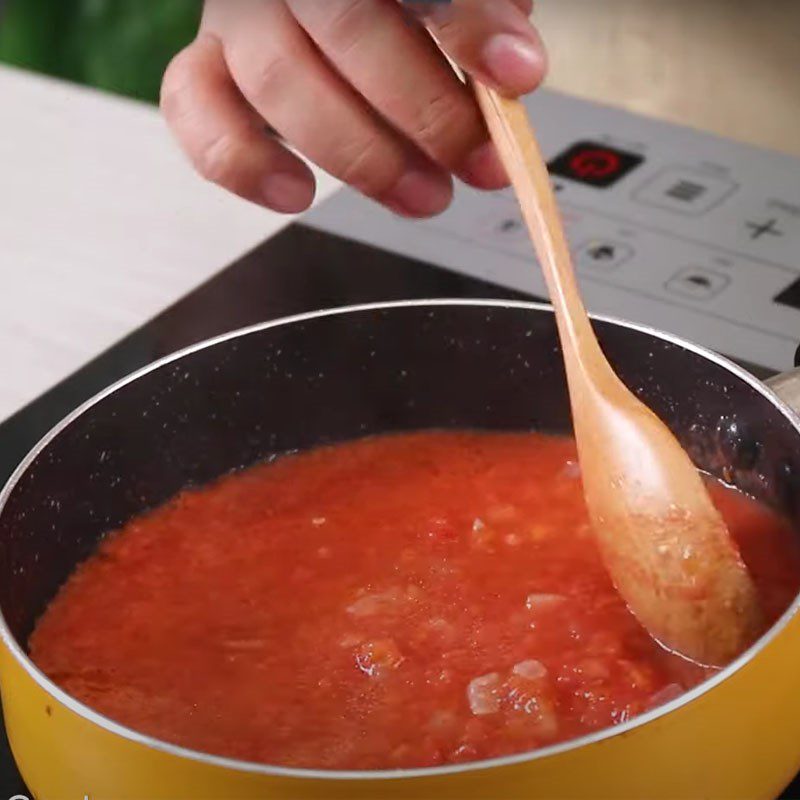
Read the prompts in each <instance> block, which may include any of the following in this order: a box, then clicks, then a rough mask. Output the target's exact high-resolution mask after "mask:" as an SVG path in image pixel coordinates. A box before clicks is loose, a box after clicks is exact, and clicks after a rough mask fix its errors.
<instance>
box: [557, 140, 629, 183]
mask: <svg viewBox="0 0 800 800" xmlns="http://www.w3.org/2000/svg"><path fill="white" fill-rule="evenodd" d="M643 161H644V158H642V156H640V155H636V154H635V153H628V152H626V151H624V150H618V149H617V148H616V147H609V146H608V145H606V144H597V143H596V142H589V141H584V142H577V143H575V144H574V145H572V147H570V148H569V149H568V150H566V151H564V152H563V153H561V155H559V156H557V157H556V158H555V159H554V160H553V161H551V162H550V164H549V165H548V166H549V168H550V172H551V173H552V174H553V175H559V176H560V177H562V178H569V179H570V180H573V181H577V182H579V183H585V184H588V185H589V186H596V187H598V188H601V189H604V188H606V187H608V186H612V185H613V184H615V183H616V182H617V181H618V180H619V179H620V178H622V177H623V176H625V175H627V174H628V173H629V172H630V171H631V170H633V169H635V168H636V167H638V166H639V164H641V163H642V162H643Z"/></svg>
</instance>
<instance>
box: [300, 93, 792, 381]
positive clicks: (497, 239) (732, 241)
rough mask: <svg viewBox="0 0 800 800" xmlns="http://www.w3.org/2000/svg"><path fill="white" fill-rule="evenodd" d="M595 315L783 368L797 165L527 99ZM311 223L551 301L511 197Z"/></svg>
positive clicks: (550, 100) (372, 209) (581, 106)
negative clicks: (407, 216) (419, 213)
mask: <svg viewBox="0 0 800 800" xmlns="http://www.w3.org/2000/svg"><path fill="white" fill-rule="evenodd" d="M528 103H529V110H530V113H531V116H532V118H533V120H534V121H535V124H536V127H537V130H538V133H539V137H540V139H541V142H542V147H543V150H544V152H545V157H546V158H547V159H548V164H549V167H550V171H551V174H552V176H553V185H554V188H555V190H556V192H557V197H558V200H559V205H560V208H561V212H562V216H563V219H564V222H565V225H566V228H567V235H568V238H569V242H570V247H571V249H572V253H573V257H574V261H575V265H576V269H577V271H578V275H579V278H580V281H581V286H582V289H583V291H584V294H585V297H586V300H587V305H588V307H589V309H590V310H591V311H594V312H597V313H602V314H608V315H612V316H616V317H620V318H624V319H629V320H633V321H636V322H640V323H645V324H648V325H651V326H653V327H657V328H662V329H664V330H668V331H671V332H673V333H676V334H678V335H681V336H683V337H685V338H687V339H690V340H692V341H695V342H697V343H699V344H702V345H705V346H707V347H710V348H712V349H714V350H717V351H719V352H721V353H724V354H726V355H728V356H731V357H734V358H739V359H741V360H744V361H747V362H750V363H753V364H758V365H760V366H764V367H768V368H772V369H776V370H781V369H787V368H788V367H790V366H791V365H792V363H793V358H794V353H795V350H796V348H797V346H798V343H799V342H800V159H797V158H793V157H791V156H787V155H782V154H779V153H773V152H769V151H765V150H760V149H758V148H754V147H750V146H747V145H742V144H739V143H735V142H732V141H729V140H727V139H722V138H719V137H715V136H712V135H709V134H705V133H701V132H699V131H695V130H691V129H688V128H683V127H681V126H677V125H672V124H668V123H664V122H660V121H656V120H652V119H647V118H644V117H641V116H637V115H633V114H629V113H627V112H624V111H621V110H618V109H612V108H608V107H605V106H599V105H596V104H593V103H589V102H586V101H583V100H578V99H575V98H570V97H566V96H564V95H560V94H557V93H554V92H549V91H540V92H538V93H537V94H536V95H535V96H534V97H533V98H531V99H530V100H529V101H528ZM305 221H306V222H307V223H308V224H310V225H312V226H317V227H319V228H322V229H325V230H327V231H329V232H331V233H335V234H339V235H341V236H347V237H350V238H353V239H356V240H359V241H363V242H365V243H368V244H371V245H374V246H377V247H383V248H384V249H388V250H393V251H396V252H399V253H403V254H407V255H409V256H412V257H414V258H418V259H421V260H424V261H428V262H429V263H432V264H437V265H440V266H442V267H445V268H448V269H453V270H456V271H459V272H463V273H466V274H469V275H473V276H476V277H479V278H483V279H486V280H490V281H493V282H495V283H498V284H500V285H504V286H507V287H510V288H514V289H518V290H521V291H526V292H530V293H532V294H536V295H540V296H544V295H545V294H546V292H545V287H544V281H543V279H542V277H541V274H540V271H539V269H538V267H537V265H536V264H535V259H534V255H533V252H532V248H531V244H530V242H529V239H528V235H527V232H526V230H525V227H524V225H523V223H522V220H521V218H520V214H519V211H518V208H517V205H516V200H515V198H514V197H513V195H512V193H511V192H510V191H508V190H506V191H500V192H493V193H481V192H477V191H475V190H472V189H469V188H467V187H463V186H460V187H458V190H457V192H456V197H455V200H454V202H453V205H452V207H451V208H450V209H449V210H448V211H446V212H445V213H444V214H442V215H441V216H439V217H436V218H434V219H431V220H427V221H424V222H411V221H408V220H403V219H400V218H397V217H395V216H393V215H392V214H390V213H389V212H387V211H385V210H383V209H381V208H380V207H379V206H376V205H375V204H373V203H371V202H369V201H367V200H365V199H363V198H361V197H359V196H358V195H357V194H356V193H355V192H352V191H351V190H349V189H343V190H342V191H340V192H339V193H337V194H336V195H335V196H334V197H333V198H331V199H330V200H328V201H327V202H326V203H324V204H322V205H321V206H319V207H318V208H317V209H315V210H314V211H313V212H311V214H309V215H308V216H307V217H306V219H305Z"/></svg>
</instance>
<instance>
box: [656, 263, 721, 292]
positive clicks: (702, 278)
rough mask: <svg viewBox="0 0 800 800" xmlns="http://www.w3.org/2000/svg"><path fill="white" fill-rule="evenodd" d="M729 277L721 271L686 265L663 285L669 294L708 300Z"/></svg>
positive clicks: (719, 290) (719, 289)
mask: <svg viewBox="0 0 800 800" xmlns="http://www.w3.org/2000/svg"><path fill="white" fill-rule="evenodd" d="M730 282H731V279H730V278H729V277H728V276H727V275H724V274H723V273H721V272H715V271H713V270H710V269H704V268H702V267H687V268H686V269H682V270H680V272H678V273H676V274H675V275H673V276H672V277H671V278H670V279H669V280H668V281H667V282H666V284H665V285H664V288H665V289H666V290H667V291H668V292H670V293H671V294H677V295H681V296H682V297H688V298H691V299H692V300H710V299H711V298H712V297H716V296H717V295H718V294H719V293H720V292H722V291H723V290H724V289H725V288H726V287H727V286H728V284H729V283H730Z"/></svg>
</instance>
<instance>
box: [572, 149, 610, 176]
mask: <svg viewBox="0 0 800 800" xmlns="http://www.w3.org/2000/svg"><path fill="white" fill-rule="evenodd" d="M569 166H570V169H571V170H572V172H573V174H574V175H575V176H576V177H578V178H605V177H607V176H608V175H614V174H616V173H617V172H619V168H620V160H619V156H618V155H617V154H616V153H613V152H611V150H581V151H580V153H578V154H577V155H574V156H573V157H572V158H571V159H570V162H569Z"/></svg>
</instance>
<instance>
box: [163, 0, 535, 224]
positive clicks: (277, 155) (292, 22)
mask: <svg viewBox="0 0 800 800" xmlns="http://www.w3.org/2000/svg"><path fill="white" fill-rule="evenodd" d="M530 11H531V0H452V2H450V3H440V2H424V1H422V0H417V1H416V2H411V3H407V4H405V5H401V4H400V3H398V2H397V0H206V4H205V11H204V15H203V20H202V24H201V28H200V32H199V33H198V36H197V39H196V40H195V41H194V42H193V43H192V44H191V45H189V46H188V47H187V48H186V49H185V50H183V51H182V52H181V53H179V54H178V55H177V56H176V57H175V59H174V60H173V61H172V63H171V64H170V66H169V67H168V69H167V71H166V73H165V75H164V81H163V86H162V98H161V105H162V109H163V112H164V115H165V117H166V119H167V121H168V123H169V125H170V127H171V129H172V131H173V132H174V134H175V136H176V137H177V139H178V141H179V143H180V145H181V146H182V148H183V150H184V151H185V152H186V153H187V154H188V155H189V157H190V158H191V160H192V162H193V164H194V166H195V168H196V169H197V170H198V172H200V174H201V175H203V176H204V177H205V178H207V179H208V180H210V181H213V182H214V183H217V184H219V185H220V186H223V187H224V188H226V189H228V190H230V191H231V192H234V193H236V194H238V195H240V196H241V197H244V198H246V199H248V200H251V201H253V202H256V203H260V204H262V205H264V206H267V207H268V208H271V209H274V210H276V211H282V212H287V213H294V212H299V211H302V210H304V209H305V208H307V207H308V206H309V205H310V203H311V201H312V199H313V196H314V178H313V175H312V172H311V170H310V169H309V168H308V166H307V165H306V164H305V163H304V161H303V160H302V159H301V158H299V157H298V156H297V155H295V154H294V153H293V152H291V151H290V150H289V149H288V148H287V146H286V145H289V146H290V147H292V148H294V149H295V150H296V151H297V152H298V153H300V154H302V155H303V156H305V157H306V158H308V159H309V160H310V161H313V162H315V163H316V164H318V165H319V166H320V167H321V168H322V169H324V170H325V171H327V172H329V173H331V174H332V175H334V176H336V177H337V178H339V179H341V180H342V181H344V182H345V183H348V184H350V185H351V186H353V187H355V188H356V189H358V190H359V191H361V192H362V193H363V194H365V195H367V196H368V197H371V198H373V199H375V200H377V201H378V202H380V203H383V204H384V205H385V206H387V207H388V208H390V209H392V210H393V211H395V212H397V213H399V214H402V215H404V216H409V217H427V216H431V215H434V214H437V213H439V212H440V211H443V210H444V209H445V208H446V207H447V206H448V204H449V203H450V199H451V197H452V192H453V187H452V179H451V176H452V175H455V176H456V177H458V178H460V179H461V180H463V181H464V182H466V183H468V184H470V185H472V186H476V187H478V188H482V189H496V188H500V187H501V186H504V185H506V183H507V179H506V176H505V173H504V171H503V168H502V166H501V164H500V162H499V159H498V158H497V155H496V153H495V152H494V148H493V146H492V145H491V144H490V143H489V140H488V134H487V132H486V129H485V126H484V124H483V121H482V119H481V116H480V112H479V110H478V108H477V105H476V103H475V101H474V99H473V97H472V95H471V93H470V91H469V89H468V88H467V87H465V86H464V85H463V84H462V83H461V82H460V81H459V80H458V78H457V77H456V75H455V73H454V72H453V70H452V68H451V67H450V65H449V64H448V63H447V60H446V59H445V58H444V56H443V55H442V53H441V51H440V50H439V49H438V48H437V46H436V44H435V43H434V41H433V39H432V38H431V36H430V35H429V34H428V32H427V31H426V30H425V28H424V27H423V24H424V25H425V26H427V27H428V28H429V29H430V31H432V32H433V33H434V34H435V36H436V38H437V40H438V41H439V43H440V45H441V47H442V49H443V50H444V51H445V52H446V53H447V54H448V56H449V57H450V58H452V59H453V61H454V62H455V63H457V64H458V65H459V66H460V67H461V68H462V69H463V70H464V71H466V72H468V73H470V74H471V75H474V76H475V77H476V78H477V79H479V80H481V81H483V82H485V83H488V84H490V85H492V86H494V87H495V88H497V89H499V90H500V91H502V92H504V93H507V94H511V95H520V94H524V93H526V92H529V91H531V90H533V89H534V88H535V87H536V86H537V85H538V84H539V83H540V81H541V80H542V77H543V75H544V72H545V68H546V63H545V56H544V51H543V48H542V45H541V42H540V40H539V38H538V36H537V34H536V31H535V30H534V28H533V26H532V25H531V23H530V21H529V14H530ZM265 123H266V125H267V126H268V127H269V128H271V129H272V130H274V131H275V132H277V134H278V135H279V136H280V137H281V139H282V140H283V141H280V140H279V139H278V138H277V137H275V136H271V135H269V134H268V133H267V132H266V129H265ZM284 143H285V144H284Z"/></svg>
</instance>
